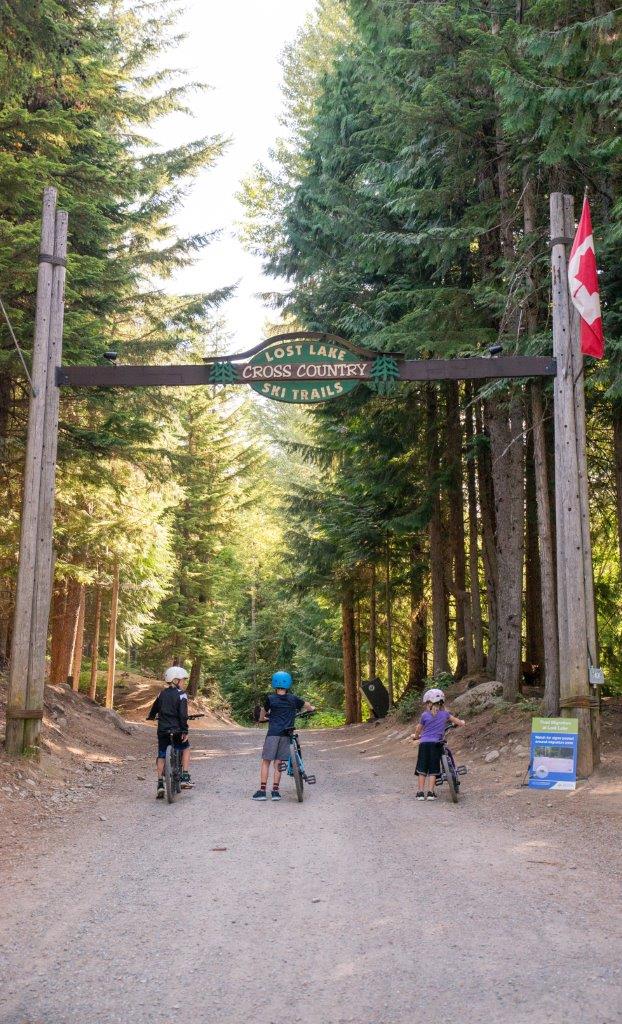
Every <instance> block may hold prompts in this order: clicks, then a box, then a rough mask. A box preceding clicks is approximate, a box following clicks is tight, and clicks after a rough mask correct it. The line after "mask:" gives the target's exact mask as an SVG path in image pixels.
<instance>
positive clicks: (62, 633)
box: [50, 579, 80, 686]
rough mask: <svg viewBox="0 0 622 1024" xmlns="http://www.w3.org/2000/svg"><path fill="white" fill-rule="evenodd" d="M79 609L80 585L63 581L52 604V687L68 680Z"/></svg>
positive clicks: (61, 684) (72, 580)
mask: <svg viewBox="0 0 622 1024" xmlns="http://www.w3.org/2000/svg"><path fill="white" fill-rule="evenodd" d="M79 608H80V584H79V583H78V581H77V580H74V579H69V580H64V581H63V582H62V583H61V584H60V585H59V586H57V587H56V589H55V591H54V600H53V604H52V652H51V664H50V682H51V684H52V685H53V686H63V685H64V684H65V683H66V682H67V680H68V678H69V674H70V672H71V659H72V655H73V650H74V647H75V641H76V631H77V628H78V612H79Z"/></svg>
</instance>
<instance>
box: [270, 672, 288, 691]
mask: <svg viewBox="0 0 622 1024" xmlns="http://www.w3.org/2000/svg"><path fill="white" fill-rule="evenodd" d="M292 683H293V680H292V677H291V676H290V674H289V672H275V673H274V675H273V676H272V689H273V690H291V688H292Z"/></svg>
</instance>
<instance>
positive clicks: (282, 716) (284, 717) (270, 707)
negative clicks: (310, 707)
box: [263, 693, 305, 736]
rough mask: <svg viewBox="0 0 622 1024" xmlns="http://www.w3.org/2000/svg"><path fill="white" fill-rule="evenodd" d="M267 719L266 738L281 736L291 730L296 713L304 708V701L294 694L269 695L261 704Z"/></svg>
mask: <svg viewBox="0 0 622 1024" xmlns="http://www.w3.org/2000/svg"><path fill="white" fill-rule="evenodd" d="M263 706H264V710H265V712H266V714H267V715H268V716H269V718H268V736H282V735H283V733H284V732H285V731H286V729H291V727H292V726H293V724H294V719H295V718H296V712H297V711H301V710H302V708H304V706H305V702H304V700H302V699H301V698H300V697H297V696H296V694H295V693H283V694H279V693H269V694H267V696H266V699H265V700H264V702H263Z"/></svg>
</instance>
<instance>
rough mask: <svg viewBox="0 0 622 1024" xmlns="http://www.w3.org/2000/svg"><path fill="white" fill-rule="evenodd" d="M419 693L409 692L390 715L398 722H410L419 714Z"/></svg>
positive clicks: (420, 705)
mask: <svg viewBox="0 0 622 1024" xmlns="http://www.w3.org/2000/svg"><path fill="white" fill-rule="evenodd" d="M421 710H422V704H421V693H420V692H419V691H418V690H411V692H410V693H407V694H406V696H405V697H402V699H401V700H400V702H399V704H398V705H397V706H396V707H395V708H394V709H393V711H392V715H393V717H394V718H397V720H398V722H410V721H411V719H413V718H416V717H418V715H420V714H421Z"/></svg>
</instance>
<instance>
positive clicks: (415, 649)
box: [407, 539, 427, 690]
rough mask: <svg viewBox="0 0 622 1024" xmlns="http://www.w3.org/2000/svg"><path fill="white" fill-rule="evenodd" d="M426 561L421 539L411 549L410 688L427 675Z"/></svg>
mask: <svg viewBox="0 0 622 1024" xmlns="http://www.w3.org/2000/svg"><path fill="white" fill-rule="evenodd" d="M426 611H427V609H426V603H425V563H424V561H423V552H422V550H421V540H420V539H417V540H415V541H413V543H412V545H411V549H410V631H409V637H408V686H407V689H408V690H418V689H420V687H421V686H422V685H423V680H424V679H425V678H426V676H427V667H426V627H427V615H426Z"/></svg>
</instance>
